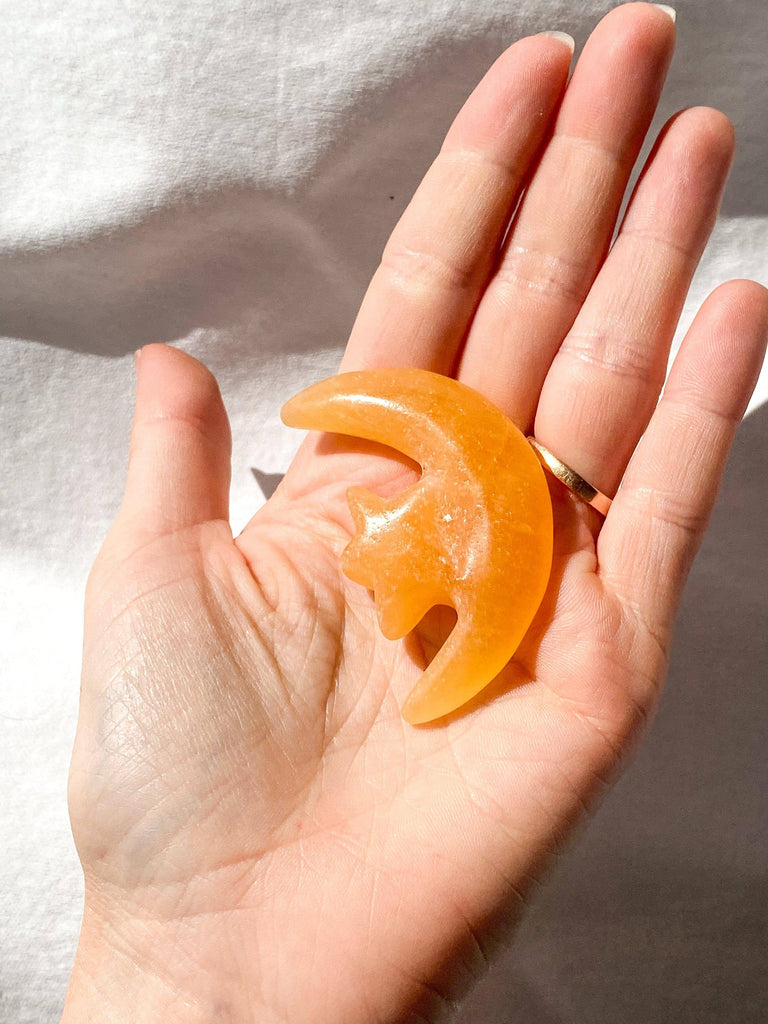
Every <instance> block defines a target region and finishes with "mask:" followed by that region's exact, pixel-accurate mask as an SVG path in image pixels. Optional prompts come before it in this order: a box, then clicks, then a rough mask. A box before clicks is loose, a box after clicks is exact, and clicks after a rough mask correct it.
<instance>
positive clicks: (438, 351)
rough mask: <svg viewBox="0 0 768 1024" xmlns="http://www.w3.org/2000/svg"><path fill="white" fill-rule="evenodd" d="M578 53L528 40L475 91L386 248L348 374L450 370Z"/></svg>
mask: <svg viewBox="0 0 768 1024" xmlns="http://www.w3.org/2000/svg"><path fill="white" fill-rule="evenodd" d="M572 52H573V40H572V39H570V37H569V36H566V35H565V34H564V33H544V34H541V35H538V36H530V37H528V38H526V39H522V40H520V41H519V42H517V43H515V44H514V45H513V46H511V47H510V48H509V49H508V50H507V51H506V52H505V53H503V54H502V56H501V57H499V59H498V60H497V61H496V63H495V64H494V65H493V66H492V67H491V69H490V71H489V72H488V73H487V74H486V76H485V77H484V78H483V80H482V81H481V82H480V84H479V85H478V86H477V88H476V89H475V91H474V92H473V93H472V95H471V96H470V97H469V99H468V100H467V102H466V103H465V105H464V107H463V108H462V109H461V111H460V112H459V114H458V116H457V118H456V120H455V121H454V123H453V125H452V126H451V128H450V130H449V132H448V135H447V136H446V139H445V142H444V143H443V146H442V148H441V150H440V153H439V154H438V156H437V158H436V159H435V161H434V163H433V164H432V166H431V167H430V169H429V171H428V172H427V175H426V177H425V178H424V180H423V181H422V183H421V185H420V186H419V188H418V190H417V192H416V194H415V196H414V197H413V199H412V201H411V203H410V205H409V206H408V208H407V209H406V211H405V213H404V214H403V216H402V218H401V219H400V221H399V223H398V224H397V226H396V227H395V229H394V231H393V233H392V236H391V237H390V240H389V242H388V243H387V245H386V248H385V250H384V254H383V256H382V260H381V264H380V266H379V268H378V270H377V271H376V273H375V274H374V276H373V280H372V281H371V284H370V287H369V288H368V291H367V293H366V295H365V298H364V300H363V303H362V306H361V308H360V312H359V314H358V317H357V320H356V321H355V325H354V327H353V329H352V334H351V337H350V340H349V344H348V346H347V350H346V353H345V355H344V359H343V361H342V370H345V371H346V370H359V369H369V368H371V367H374V366H417V367H421V368H423V369H429V370H435V371H437V372H441V373H450V372H451V369H452V367H453V363H454V361H455V357H456V354H457V351H458V348H459V346H460V344H461V342H462V340H463V338H464V335H465V333H466V331H467V328H468V326H469V323H470V320H471V318H472V315H473V313H474V310H475V308H476V306H477V303H478V301H479V298H480V295H481V293H482V290H483V287H484V285H485V282H486V280H487V278H488V277H489V275H490V273H491V269H492V267H493V265H494V262H495V260H496V257H497V254H498V251H499V248H500V246H501V242H502V240H503V238H504V233H505V231H506V228H507V225H508V223H509V220H510V217H511V214H512V211H513V210H514V207H515V204H516V202H517V200H518V198H519V195H520V191H521V188H522V186H523V183H524V181H525V179H526V176H527V174H528V171H529V169H530V167H531V165H532V163H533V161H534V159H535V157H536V155H537V152H538V150H539V148H540V146H541V144H542V142H543V140H544V138H545V136H546V134H547V132H548V130H549V128H550V122H551V119H552V116H553V114H554V112H555V110H556V108H557V105H558V102H559V100H560V97H561V95H562V92H563V89H564V87H565V83H566V79H567V77H568V69H569V67H570V58H571V54H572Z"/></svg>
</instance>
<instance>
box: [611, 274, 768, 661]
mask: <svg viewBox="0 0 768 1024" xmlns="http://www.w3.org/2000/svg"><path fill="white" fill-rule="evenodd" d="M766 337H768V291H766V289H765V288H763V287H762V286H761V285H759V284H756V283H755V282H753V281H730V282H729V283H728V284H724V285H721V286H720V287H719V288H718V289H716V291H714V292H713V293H712V295H710V296H709V298H708V299H707V300H706V302H705V303H704V305H703V306H702V308H701V310H700V311H699V313H698V315H697V316H696V318H695V320H694V322H693V324H692V325H691V328H690V330H689V331H688V334H687V335H686V337H685V340H684V341H683V344H682V346H681V348H680V351H679V353H678V355H677V358H676V359H675V362H674V365H673V366H672V369H671V371H670V374H669V378H668V381H667V385H666V387H665V389H664V394H663V396H662V398H661V401H660V402H659V404H658V406H657V408H656V411H655V412H654V414H653V417H652V418H651V422H650V424H649V426H648V428H647V430H646V432H645V434H644V436H643V438H642V439H641V441H640V444H639V445H638V447H637V449H636V451H635V454H634V455H633V457H632V460H631V462H630V464H629V467H628V469H627V472H626V474H625V475H624V479H623V480H622V483H621V487H620V488H619V492H618V494H617V496H616V499H615V500H614V502H613V505H612V507H611V510H610V513H609V515H608V517H607V519H606V521H605V524H604V526H603V529H602V530H601V532H600V537H599V542H598V563H599V566H600V569H599V571H600V575H601V577H602V578H603V580H604V582H605V583H606V585H607V586H609V587H610V588H611V589H612V590H613V591H614V592H615V593H617V595H618V596H619V597H620V598H621V599H623V600H624V602H625V603H627V604H628V605H630V606H631V607H633V608H634V609H635V611H636V612H637V614H638V615H639V616H640V617H641V619H642V621H643V622H644V623H645V624H646V625H647V627H648V628H649V629H650V630H651V631H652V633H653V635H654V636H656V638H657V639H658V640H659V641H660V643H661V644H662V645H663V647H664V648H665V649H666V647H667V645H668V643H669V638H670V634H671V626H672V620H673V619H674V614H675V610H676V607H677V604H678V601H679V598H680V594H681V592H682V589H683V586H684V584H685V581H686V578H687V576H688V572H689V570H690V567H691V563H692V562H693V559H694V557H695V555H696V551H697V550H698V547H699V544H700V542H701V538H702V536H703V534H704V531H705V529H706V527H707V523H708V521H709V516H710V513H711V511H712V507H713V505H714V503H715V498H716V497H717V492H718V489H719V486H720V480H721V478H722V474H723V470H724V468H725V463H726V460H727V458H728V453H729V451H730V448H731V443H732V441H733V438H734V435H735V433H736V430H737V428H738V425H739V422H740V420H741V417H742V416H743V415H744V410H745V409H746V406H747V402H748V401H749V397H750V395H751V394H752V391H753V389H754V386H755V384H756V382H757V377H758V374H759V372H760V366H761V364H762V361H763V357H764V354H765V346H766Z"/></svg>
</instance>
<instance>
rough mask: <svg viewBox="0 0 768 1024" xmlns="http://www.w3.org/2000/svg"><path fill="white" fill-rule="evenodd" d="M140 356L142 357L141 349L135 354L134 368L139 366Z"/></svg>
mask: <svg viewBox="0 0 768 1024" xmlns="http://www.w3.org/2000/svg"><path fill="white" fill-rule="evenodd" d="M140 355H141V349H140V348H137V349H136V351H135V352H134V353H133V365H134V366H138V365H139V356H140Z"/></svg>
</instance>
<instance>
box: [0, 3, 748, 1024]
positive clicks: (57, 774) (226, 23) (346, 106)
mask: <svg viewBox="0 0 768 1024" xmlns="http://www.w3.org/2000/svg"><path fill="white" fill-rule="evenodd" d="M609 6H611V5H610V4H608V3H605V2H603V0H579V2H576V0H573V2H568V0H517V2H514V0H508V2H506V3H505V2H502V0H463V2H462V0H420V2H419V3H413V2H412V0H357V2H351V0H326V2H325V3H323V4H315V3H312V2H310V0H293V2H291V0H260V2H259V0H256V2H252V0H251V2H249V0H205V2H203V0H159V2H158V0H151V2H150V0H121V2H120V3H117V2H110V0H68V2H67V3H66V4H62V3H60V0H24V2H19V0H0V25H1V26H2V28H0V40H1V41H2V46H1V48H0V54H1V56H0V66H1V73H2V95H3V101H2V104H0V168H1V169H0V218H2V223H1V225H0V246H1V247H2V281H1V284H0V310H1V315H2V320H1V322H0V334H2V335H3V338H2V340H1V341H0V386H1V389H2V390H1V397H0V420H1V422H2V426H1V428H0V429H1V433H0V443H1V444H2V485H1V487H0V503H1V506H2V519H1V520H0V558H1V562H0V566H1V569H0V571H1V572H2V590H1V595H0V602H1V608H2V614H1V616H0V630H1V634H0V652H1V653H0V661H1V664H2V683H1V684H0V795H1V797H2V820H0V1021H2V1022H3V1024H31V1022H35V1024H44V1022H52V1021H56V1020H57V1019H58V1014H59V1012H60V1008H61V1004H62V1000H63V995H64V991H65V986H66V981H67V977H68V972H69V967H70V963H71V959H72V955H73V951H74V946H75V941H76V936H77V928H78V923H79V914H80V900H81V879H80V871H79V866H78V864H77V860H76V856H75V853H74V848H73V845H72V841H71V837H70V831H69V825H68V820H67V812H66V800H65V796H66V794H65V787H66V773H67V765H68V759H69V751H70V746H71V742H72V737H73V733H74V725H75V716H76V705H77V690H78V669H79V654H80V630H81V625H80V619H81V602H82V593H83V584H84V580H85V576H86V574H87V571H88V568H89V565H90V563H91V561H92V559H93V557H94V555H95V553H96V551H97V549H98V546H99V544H100V541H101V538H102V537H103V535H104V533H105V531H106V529H107V527H108V524H109V523H110V521H111V519H112V517H113V515H114V513H115V511H116V508H117V505H118V502H119V498H120V494H121V488H122V484H123V475H124V470H125V463H126V452H127V437H128V430H129V423H130V416H131V405H132V391H133V369H132V359H131V353H132V352H133V351H134V349H136V348H137V347H139V346H141V345H142V344H144V343H146V342H148V341H155V340H160V341H167V342H172V343H175V344H178V345H180V346H182V347H183V348H185V349H186V350H188V351H190V352H192V353H193V354H194V355H196V356H198V357H200V358H201V359H203V360H204V361H205V362H206V363H207V364H208V365H209V366H210V367H211V368H212V370H213V371H214V372H215V373H216V374H217V376H218V378H219V380H220V382H221V386H222V391H223V394H224V398H225V401H226V404H227V406H228V409H229V412H230V415H231V418H232V423H233V430H234V437H235V449H234V475H233V484H232V499H233V518H234V526H235V528H238V529H239V527H240V526H242V525H243V523H244V522H245V521H246V520H247V518H248V517H249V516H250V514H251V513H252V512H253V511H254V509H255V508H256V507H257V506H258V504H259V503H260V502H261V501H262V500H263V499H262V494H261V491H260V489H259V485H258V483H257V480H258V479H261V480H262V481H263V482H264V487H265V488H266V489H268V487H269V476H270V475H271V474H276V473H280V472H281V471H283V470H284V469H285V467H286V465H287V462H288V460H289V458H290V455H291V453H292V451H293V450H294V447H295V445H296V443H297V438H296V437H295V436H294V435H293V434H292V433H290V432H288V431H287V430H285V429H284V428H283V427H282V426H281V425H280V422H279V419H278V410H279V407H280V405H281V402H282V401H283V400H284V399H285V398H286V397H287V396H288V395H290V394H291V393H293V392H294V391H296V390H298V389H299V388H300V387H301V386H303V385H305V384H306V383H308V382H309V381H311V380H313V379H316V378H318V377H320V376H322V375H324V374H328V373H331V372H333V371H334V370H335V367H336V364H337V360H338V356H339V352H340V348H341V346H342V344H343V342H344V340H345V337H346V335H347V333H348V330H349V327H350V325H351V323H352V320H353V317H354V313H355V311H356V307H357V305H358V303H359V300H360V298H361V296H362V293H363V290H364V288H365V285H366V282H367V279H368V278H369V277H370V275H371V273H372V271H373V269H374V267H375V265H376V262H377V259H378V256H379V253H380V251H381V248H382V245H383V243H384V241H385V239H386V236H387V234H388V233H389V230H390V229H391V227H392V225H393V224H394V222H395V220H396V218H397V216H398V214H399V213H400V211H401V210H402V209H403V207H404V205H405V203H406V202H407V200H408V198H409V196H410V194H411V193H412V191H413V189H414V187H415V185H416V184H417V182H418V180H419V178H420V177H421V175H422V174H423V172H424V171H425V169H426V168H427V166H428V164H429V162H430V160H431V158H432V156H433V155H434V153H435V152H436V150H437V147H438V145H439V142H440V140H441V137H442V135H443V133H444V131H445V129H446V128H447V126H448V124H449V123H450V120H451V118H452V116H453V115H454V113H455V112H456V110H457V109H458V108H459V106H460V105H461V102H462V101H463V99H464V97H465V96H466V95H467V93H468V92H469V91H470V89H471V87H472V85H473V84H474V83H475V82H476V81H477V80H478V79H479V78H480V77H481V75H482V74H483V72H484V70H485V69H486V68H487V66H488V65H489V64H490V63H491V62H492V60H493V59H494V58H495V57H496V56H497V54H498V53H499V52H500V51H501V50H502V49H503V48H504V47H505V46H506V45H507V44H508V43H510V42H511V41H512V40H514V39H515V38H516V37H518V36H520V35H524V34H527V33H531V32H535V31H539V30H542V29H562V30H565V31H569V32H571V34H573V35H574V36H575V37H576V39H577V44H578V45H579V46H581V45H582V44H583V42H584V40H585V39H586V36H587V34H588V32H589V30H590V28H591V26H592V25H593V24H594V23H595V21H596V20H597V19H598V17H599V16H600V15H601V14H602V13H604V12H605V11H606V10H607V9H608V7H609ZM677 6H678V30H679V45H678V52H677V57H676V60H675V63H674V65H673V68H672V71H671V74H670V80H669V85H668V88H667V91H666V93H665V96H664V100H663V103H662V109H661V112H660V116H659V119H658V122H657V126H658V125H660V124H661V122H662V120H663V119H665V118H666V117H667V116H668V115H669V114H670V113H671V112H672V111H673V110H674V109H677V108H679V107H682V106H687V105H691V104H697V103H708V104H712V105H714V106H718V107H720V108H721V109H723V110H724V111H725V112H726V113H728V114H729V116H730V117H731V118H732V120H733V121H734V122H735V124H736V128H737V133H738V139H739V153H738V158H737V162H736V166H735V168H734V173H733V176H732V180H731V184H730V186H729V189H728V192H727V195H726V198H725V202H724V207H723V215H722V218H721V220H720V223H719V225H718V227H717V229H716V232H715V236H714V239H713V242H712V244H711V246H710V249H709V251H708V254H707V255H706V257H705V259H704V262H703V265H702V267H701V269H700V271H699V273H698V275H697V277H696V280H695V283H694V287H693V290H692V294H691V299H690V301H689V303H688V305H687V306H686V310H685V314H684V317H683V325H686V324H688V323H689V322H690V318H691V316H692V313H693V310H694V308H695V307H696V306H697V305H698V303H699V302H700V301H701V300H702V298H703V297H704V295H705V294H706V293H707V292H708V291H709V290H711V288H712V287H714V286H715V285H716V284H717V283H718V282H719V281H721V280H724V279H726V278H730V277H736V276H748V277H754V278H757V279H758V280H762V281H763V282H764V283H768V245H767V244H766V243H767V241H768V235H767V231H766V228H767V226H768V189H766V177H767V176H768V175H767V171H768V124H767V123H766V110H768V107H767V106H766V96H767V95H768V17H766V11H765V6H764V3H763V0H730V2H727V3H724V2H723V0H679V2H678V5H677ZM767 397H768V379H766V377H765V375H764V377H763V379H762V380H761V383H760V386H759V391H758V396H757V398H756V400H755V402H754V403H753V409H757V411H756V412H753V415H752V416H751V417H750V418H749V419H748V420H747V422H746V423H745V425H744V428H743V430H742V433H741V435H740V438H739V441H738V443H737V449H736V452H735V455H734V458H733V460H732V463H731V466H730V469H729V476H728V481H727V484H728V486H727V490H726V492H725V494H724V496H723V500H722V501H721V503H720V505H719V507H718V511H717V514H716V517H715V522H714V526H713V530H712V533H711V535H710V536H709V538H708V540H707V542H706V544H705V547H704V550H703V552H702V556H701V558H700V561H699V563H698V565H697V568H696V571H695V573H694V576H693V579H692V581H691V583H690V585H689V588H688V590H687V592H686V597H685V603H684V608H683V613H682V620H681V624H680V628H679V632H678V637H677V643H676V647H675V654H674V658H673V664H672V670H671V677H670V686H669V690H668V695H667V697H666V698H665V701H664V703H663V705H662V708H661V711H660V713H659V716H658V719H657V721H656V724H655V726H654V728H653V730H652V732H651V736H650V739H649V742H648V744H647V745H646V746H645V747H644V749H643V752H642V754H641V756H640V757H639V758H638V759H637V760H636V761H635V763H634V765H633V767H632V768H631V769H630V770H629V773H628V774H627V775H626V776H625V778H624V779H623V780H622V782H621V783H620V784H619V786H618V788H617V789H616V790H615V791H614V792H613V793H612V794H611V795H610V797H609V798H608V799H607V800H606V802H605V804H604V805H603V807H602V809H601V810H600V812H599V813H598V814H597V816H596V818H595V820H594V821H593V822H592V823H591V825H590V827H589V828H588V830H587V831H586V833H585V835H584V836H583V838H582V840H581V842H580V844H579V845H578V846H577V847H576V848H575V849H574V850H573V852H572V853H571V855H570V857H569V858H566V859H565V861H564V862H563V864H562V866H561V867H559V869H558V870H557V871H555V873H554V875H553V877H552V879H551V880H550V883H549V885H548V886H547V887H546V888H545V889H544V891H543V892H542V893H541V896H540V897H539V898H538V899H537V900H536V901H535V902H534V905H533V907H532V908H531V911H530V913H529V915H528V918H527V920H526V922H525V923H524V925H523V927H522V928H521V930H520V932H519V934H518V936H517V939H516V941H515V943H514V945H513V946H512V947H511V948H510V950H509V952H508V953H505V954H504V955H503V956H502V958H501V960H500V962H499V964H498V966H497V967H496V968H495V969H494V970H493V971H492V973H491V975H490V976H489V978H488V979H487V980H486V981H485V982H484V983H483V984H481V985H480V987H479V989H478V990H477V991H476V992H475V993H474V994H473V995H472V996H471V997H470V999H469V1000H468V1002H467V1003H466V1005H465V1006H464V1007H463V1008H462V1009H461V1010H460V1011H459V1012H458V1015H457V1020H458V1021H460V1022H462V1024H518V1022H519V1024H523V1022H525V1024H555V1022H567V1024H586V1022H590V1024H616V1022H618V1021H621V1022H623V1024H633V1022H636V1024H660V1022H662V1021H664V1022H666V1021H673V1020H674V1021H675V1022H676V1024H685V1022H689V1021H690V1022H696V1024H707V1022H713V1024H714V1022H717V1024H723V1022H725V1021H727V1022H729V1024H738V1022H742V1021H743V1022H749V1024H756V1022H757V1021H766V1020H768V983H767V982H766V975H765V970H764V953H765V938H766V925H767V924H768V912H766V907H765V903H764V902H761V897H762V898H763V899H764V895H765V869H766V863H767V862H768V857H767V856H766V855H767V854H768V822H767V821H766V804H765V792H766V781H768V779H766V767H765V757H764V754H763V751H764V748H765V745H766V727H767V726H768V698H767V696H766V692H767V691H766V685H765V684H766V680H767V679H768V672H767V671H766V669H767V668H768V664H767V661H768V655H767V653H766V636H768V629H767V628H766V627H767V625H768V623H767V622H766V611H765V607H766V602H765V579H766V578H768V561H767V559H766V544H765V526H766V515H765V508H766V499H767V498H768V493H767V490H766V482H765V473H764V469H765V465H766V454H767V453H766V448H767V447H768V416H767V415H766V412H768V408H763V409H762V410H761V409H759V408H758V406H759V405H760V403H761V402H763V401H765V399H766V398H767ZM254 470H256V471H258V474H261V476H259V475H258V474H257V475H255V474H254V472H253V471H254ZM759 472H762V473H763V478H762V480H761V479H760V477H759ZM265 475H266V476H265Z"/></svg>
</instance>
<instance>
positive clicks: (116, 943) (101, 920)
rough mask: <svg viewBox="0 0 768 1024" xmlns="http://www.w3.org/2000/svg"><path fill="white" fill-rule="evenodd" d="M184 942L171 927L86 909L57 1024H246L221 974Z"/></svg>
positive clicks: (238, 1005)
mask: <svg viewBox="0 0 768 1024" xmlns="http://www.w3.org/2000/svg"><path fill="white" fill-rule="evenodd" d="M188 945H189V942H186V943H182V942H181V941H180V937H179V934H178V929H177V928H175V929H174V927H172V926H171V925H169V924H163V925H158V924H157V923H155V922H147V921H142V920H139V919H136V918H131V917H129V916H127V915H126V916H121V917H119V918H113V917H112V915H110V916H109V917H107V916H105V915H103V914H100V913H97V912H96V911H95V910H94V909H93V908H92V907H89V906H88V905H87V904H86V908H85V911H84V914H83V923H82V927H81V931H80V939H79V942H78V947H77V953H76V956H75V962H74V964H73V968H72V975H71V978H70V983H69V989H68V991H67V997H66V1001H65V1004H64V1010H63V1013H62V1017H61V1024H203V1022H205V1024H210V1021H212V1020H220V1019H221V1020H227V1021H230V1020H231V1021H232V1022H233V1024H234V1022H235V1021H240V1020H243V1021H245V1020H249V1019H250V1015H249V1014H248V1013H241V1010H242V1009H243V1008H242V1006H241V1005H240V1003H239V1001H238V1000H233V999H232V997H231V993H228V992H224V991H223V990H222V988H221V984H222V979H221V977H219V978H218V979H217V978H216V972H210V971H207V970H206V969H205V966H204V964H203V963H202V962H201V960H202V959H203V957H204V954H205V949H204V943H201V944H200V945H199V946H198V944H197V943H192V946H193V948H196V950H197V952H199V953H200V954H201V958H200V960H197V959H194V958H192V957H190V956H189V951H188V949H185V948H184V947H185V946H188ZM264 1019H265V1020H267V1021H269V1020H271V1018H269V1017H266V1018H264Z"/></svg>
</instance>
